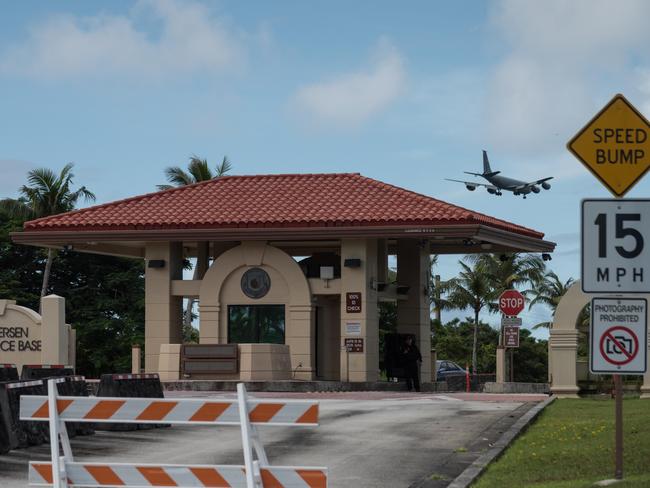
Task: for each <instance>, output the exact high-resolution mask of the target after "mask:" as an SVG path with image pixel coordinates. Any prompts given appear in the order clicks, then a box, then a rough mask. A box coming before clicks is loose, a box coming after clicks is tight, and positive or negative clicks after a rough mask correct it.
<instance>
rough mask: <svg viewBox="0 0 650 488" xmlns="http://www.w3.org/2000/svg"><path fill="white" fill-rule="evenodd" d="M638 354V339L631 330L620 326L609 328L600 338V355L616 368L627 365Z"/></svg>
mask: <svg viewBox="0 0 650 488" xmlns="http://www.w3.org/2000/svg"><path fill="white" fill-rule="evenodd" d="M638 352H639V339H638V338H637V337H636V334H635V333H634V332H633V331H632V330H631V329H629V328H627V327H624V326H622V325H619V326H616V327H610V328H609V329H607V330H606V331H605V333H604V334H603V335H602V337H601V338H600V354H601V355H602V357H603V358H604V359H605V361H607V362H608V363H611V364H614V365H616V366H623V365H625V364H628V363H629V362H631V361H632V360H633V359H634V358H635V357H636V355H637V354H638ZM621 356H622V357H621Z"/></svg>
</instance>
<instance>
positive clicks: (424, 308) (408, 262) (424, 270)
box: [397, 239, 431, 383]
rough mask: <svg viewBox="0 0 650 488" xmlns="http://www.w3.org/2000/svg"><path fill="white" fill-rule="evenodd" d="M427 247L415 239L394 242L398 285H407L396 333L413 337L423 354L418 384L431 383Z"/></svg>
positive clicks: (398, 315) (398, 311) (400, 301)
mask: <svg viewBox="0 0 650 488" xmlns="http://www.w3.org/2000/svg"><path fill="white" fill-rule="evenodd" d="M428 278H429V247H428V245H427V244H426V243H423V242H422V241H420V240H418V239H399V240H398V241H397V284H398V285H401V286H403V285H408V286H409V290H408V295H407V298H406V300H398V301H397V332H398V333H400V334H414V335H415V338H416V344H417V346H418V349H420V353H421V354H422V366H421V368H420V382H423V383H425V382H426V383H428V382H430V381H431V358H430V356H431V317H430V303H429V290H428V288H427V287H428V284H429V282H428Z"/></svg>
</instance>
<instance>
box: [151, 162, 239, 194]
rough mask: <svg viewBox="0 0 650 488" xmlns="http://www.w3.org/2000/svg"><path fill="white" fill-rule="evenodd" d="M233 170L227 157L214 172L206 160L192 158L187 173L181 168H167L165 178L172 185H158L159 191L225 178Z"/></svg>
mask: <svg viewBox="0 0 650 488" xmlns="http://www.w3.org/2000/svg"><path fill="white" fill-rule="evenodd" d="M231 169H232V165H231V164H230V161H229V160H228V157H227V156H224V157H223V159H222V160H221V164H219V165H217V166H216V168H215V169H214V171H212V170H211V169H210V166H208V161H207V160H206V159H201V158H199V157H197V156H192V157H191V158H190V164H188V165H187V171H185V170H184V169H183V168H181V167H180V166H170V167H168V168H165V176H166V177H167V181H169V182H170V183H172V184H171V185H157V187H158V189H159V190H169V189H170V188H176V187H179V186H186V185H193V184H194V183H198V182H200V181H208V180H213V179H215V178H219V177H220V176H224V175H225V174H226V173H227V172H228V171H230V170H231Z"/></svg>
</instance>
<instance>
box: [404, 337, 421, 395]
mask: <svg viewBox="0 0 650 488" xmlns="http://www.w3.org/2000/svg"><path fill="white" fill-rule="evenodd" d="M402 359H403V361H404V370H405V371H406V387H407V388H408V390H409V391H411V390H413V389H415V391H420V371H419V370H420V368H419V367H418V366H419V363H421V362H422V354H420V351H419V349H418V346H416V345H415V344H414V343H413V336H411V335H409V336H406V339H405V341H404V348H403V349H402Z"/></svg>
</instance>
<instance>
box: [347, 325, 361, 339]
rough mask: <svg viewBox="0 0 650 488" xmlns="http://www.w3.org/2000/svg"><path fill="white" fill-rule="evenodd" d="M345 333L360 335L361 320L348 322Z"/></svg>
mask: <svg viewBox="0 0 650 488" xmlns="http://www.w3.org/2000/svg"><path fill="white" fill-rule="evenodd" d="M345 335H349V336H360V335H361V322H346V323H345Z"/></svg>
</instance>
